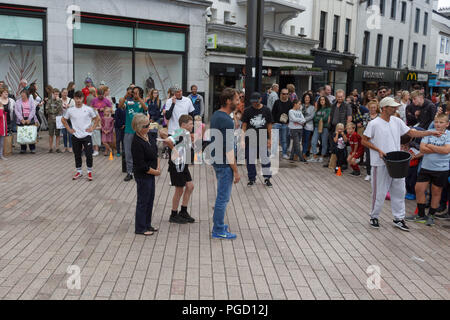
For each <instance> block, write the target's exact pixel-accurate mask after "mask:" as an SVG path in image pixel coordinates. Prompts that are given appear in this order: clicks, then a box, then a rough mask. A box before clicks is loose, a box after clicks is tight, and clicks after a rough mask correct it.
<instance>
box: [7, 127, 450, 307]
mask: <svg viewBox="0 0 450 320" xmlns="http://www.w3.org/2000/svg"><path fill="white" fill-rule="evenodd" d="M42 135H43V139H42V140H41V141H40V142H39V145H38V149H37V151H38V152H37V154H36V155H31V154H26V155H20V154H17V153H18V152H17V151H18V150H17V149H16V150H15V154H14V155H12V156H10V157H9V159H8V160H7V161H3V162H0V187H1V188H2V192H1V193H0V299H58V300H59V299H68V300H71V299H174V300H175V299H225V300H226V299H282V300H284V299H294V300H296V299H449V298H450V247H449V245H448V244H449V240H450V239H449V238H450V237H449V235H450V234H449V230H450V229H449V227H450V225H449V224H448V223H445V222H444V223H443V222H440V221H438V222H437V224H436V226H434V227H427V226H425V225H422V224H414V223H409V226H410V228H411V232H409V233H406V232H403V231H401V230H399V229H395V228H394V227H393V226H392V215H391V212H390V206H389V202H388V201H386V204H385V207H384V209H383V212H382V215H381V219H380V224H381V228H380V229H379V230H374V229H371V228H370V227H369V224H368V220H369V219H368V212H369V210H370V201H369V199H370V185H369V183H368V182H365V181H364V180H363V178H361V177H360V178H355V177H350V176H349V175H348V171H347V172H344V176H343V177H336V176H335V175H334V174H332V173H331V172H330V171H329V170H328V169H324V168H322V165H321V164H311V163H310V164H303V163H298V164H291V163H289V162H286V161H284V160H283V161H282V162H281V168H280V171H279V173H278V174H277V175H276V176H274V177H273V179H272V180H273V188H270V189H268V188H266V187H264V185H263V184H262V179H260V178H258V179H259V180H258V182H257V185H256V186H254V187H252V188H248V187H247V186H246V183H247V179H246V170H245V166H240V167H239V170H240V173H241V177H242V180H241V182H240V183H239V184H237V185H235V186H233V194H232V199H231V201H230V203H229V206H228V209H227V215H226V223H227V224H229V225H230V228H231V231H232V232H235V233H237V235H238V237H237V239H235V240H233V241H223V240H222V241H221V240H215V239H211V237H210V230H211V228H212V212H213V206H214V201H215V196H216V180H215V176H214V171H213V169H212V167H210V166H207V165H195V166H193V167H191V173H192V176H193V179H194V183H195V191H194V194H193V197H192V201H191V203H190V206H189V212H190V213H191V215H192V216H193V217H195V219H196V222H195V223H194V224H187V225H176V224H170V223H169V222H168V218H169V214H170V209H171V199H172V195H173V191H174V190H173V188H171V187H170V186H169V176H168V174H167V162H166V160H162V167H163V169H162V175H161V176H160V177H157V178H156V185H157V190H156V196H155V204H154V213H153V223H152V224H153V225H155V226H159V228H160V230H159V232H157V233H155V235H153V236H151V237H143V236H137V235H135V234H134V214H135V205H136V184H135V182H134V181H130V182H124V181H123V178H124V174H123V173H122V172H121V160H120V158H115V159H114V160H113V161H110V160H108V157H104V156H103V155H100V156H98V157H96V158H94V181H92V182H88V181H87V179H84V178H83V179H81V180H79V181H72V180H71V176H72V174H73V173H74V170H73V166H74V159H73V154H69V153H63V154H55V153H53V154H48V153H47V149H46V146H47V139H46V134H45V133H43V134H42ZM83 161H84V158H83ZM414 208H415V203H414V202H413V201H407V210H408V212H413V211H414ZM72 265H76V266H78V267H79V268H80V270H81V276H80V279H81V288H80V289H79V290H78V289H69V288H68V286H67V282H68V280H70V279H71V278H70V277H71V274H69V273H68V272H67V269H68V267H69V266H72ZM371 265H375V266H378V267H379V270H380V274H381V281H380V289H369V288H368V286H367V279H368V277H369V276H371V275H372V274H371V273H367V272H366V271H367V268H368V267H369V266H371Z"/></svg>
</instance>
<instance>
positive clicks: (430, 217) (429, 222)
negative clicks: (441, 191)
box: [426, 215, 434, 227]
mask: <svg viewBox="0 0 450 320" xmlns="http://www.w3.org/2000/svg"><path fill="white" fill-rule="evenodd" d="M426 225H427V226H429V227H431V226H432V225H434V215H428V217H427V223H426Z"/></svg>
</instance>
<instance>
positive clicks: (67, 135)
mask: <svg viewBox="0 0 450 320" xmlns="http://www.w3.org/2000/svg"><path fill="white" fill-rule="evenodd" d="M61 131H62V136H63V141H64V148H67V140H69V148H72V135H71V134H70V133H69V131H67V129H66V128H64V129H62V130H61Z"/></svg>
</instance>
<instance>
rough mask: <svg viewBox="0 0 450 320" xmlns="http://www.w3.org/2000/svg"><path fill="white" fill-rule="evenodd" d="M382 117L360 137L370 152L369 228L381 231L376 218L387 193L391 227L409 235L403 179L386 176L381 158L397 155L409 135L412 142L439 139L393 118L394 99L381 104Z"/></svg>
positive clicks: (373, 121)
mask: <svg viewBox="0 0 450 320" xmlns="http://www.w3.org/2000/svg"><path fill="white" fill-rule="evenodd" d="M380 107H381V109H382V113H381V115H380V116H379V117H378V118H376V119H375V120H372V121H370V122H369V124H368V125H367V128H366V131H365V132H364V135H363V137H362V144H363V145H364V146H365V147H367V148H369V149H370V165H371V166H372V174H371V176H372V179H371V180H372V211H371V213H370V225H371V226H372V227H373V228H376V229H378V228H379V227H380V225H379V222H378V217H379V216H380V212H381V210H382V209H383V203H384V200H385V197H386V193H387V192H388V191H389V193H390V195H391V209H392V215H393V216H394V226H395V227H397V228H400V229H401V230H404V231H409V228H408V227H407V226H406V224H405V220H404V218H405V193H406V187H405V179H404V178H402V179H393V178H391V176H390V175H389V173H388V171H387V168H386V165H385V163H384V161H383V157H384V156H385V155H386V153H388V152H393V151H400V137H401V136H402V135H405V134H407V135H409V136H411V137H413V138H418V137H425V136H430V135H436V136H439V135H440V133H438V132H436V131H417V130H415V129H411V128H409V127H407V126H406V124H405V123H404V122H403V121H402V120H401V119H400V118H397V117H395V116H394V115H395V112H396V111H397V109H398V107H400V104H399V103H397V102H396V101H395V100H394V99H393V98H391V97H386V98H384V99H382V100H381V101H380Z"/></svg>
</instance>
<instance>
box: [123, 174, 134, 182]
mask: <svg viewBox="0 0 450 320" xmlns="http://www.w3.org/2000/svg"><path fill="white" fill-rule="evenodd" d="M132 179H133V175H132V174H129V173H128V174H127V176H126V177H125V179H123V181H126V182H128V181H130V180H132Z"/></svg>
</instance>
